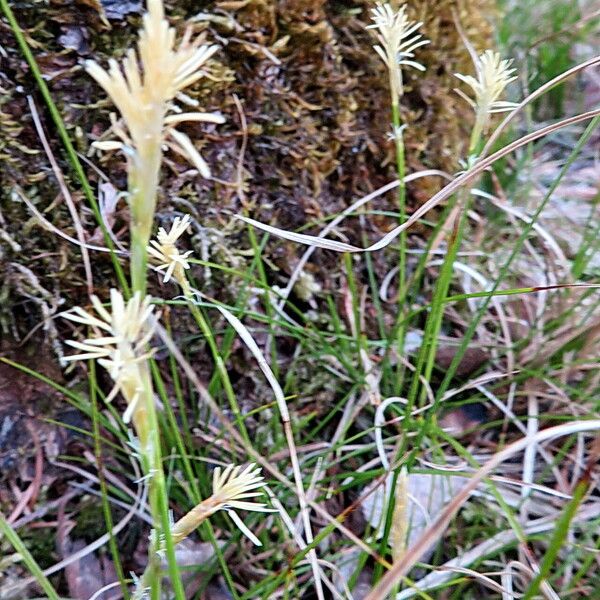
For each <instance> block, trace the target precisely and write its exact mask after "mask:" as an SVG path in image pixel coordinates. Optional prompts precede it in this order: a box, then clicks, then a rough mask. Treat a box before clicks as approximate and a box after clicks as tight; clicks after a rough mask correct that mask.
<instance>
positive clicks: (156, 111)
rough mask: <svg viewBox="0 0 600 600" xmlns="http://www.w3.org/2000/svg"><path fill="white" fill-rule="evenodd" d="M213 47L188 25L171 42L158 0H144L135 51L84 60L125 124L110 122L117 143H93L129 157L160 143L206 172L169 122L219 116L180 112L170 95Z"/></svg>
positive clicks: (197, 73)
mask: <svg viewBox="0 0 600 600" xmlns="http://www.w3.org/2000/svg"><path fill="white" fill-rule="evenodd" d="M217 50H218V46H215V45H207V44H201V43H200V39H199V38H196V39H194V40H192V36H191V31H190V30H188V31H186V33H185V34H184V36H183V38H182V39H181V41H180V42H179V44H178V45H175V30H174V29H173V28H172V27H170V26H169V23H168V22H167V20H166V19H165V16H164V10H163V5H162V0H148V12H147V13H146V14H145V15H144V17H143V27H142V29H141V30H140V33H139V39H138V44H137V52H136V50H134V49H133V48H131V49H129V50H128V52H127V54H126V56H125V58H124V59H123V60H122V61H121V63H118V62H117V61H116V60H110V61H109V68H108V70H105V69H103V68H102V67H101V66H100V65H99V64H98V63H96V62H94V61H87V62H86V70H87V72H88V73H89V74H90V75H91V76H92V77H93V78H94V79H95V80H96V81H97V82H98V84H99V85H100V86H102V88H104V90H105V91H106V93H107V94H108V95H109V96H110V98H111V99H112V101H113V102H114V103H115V105H116V106H117V108H118V109H119V112H120V113H121V116H122V118H123V122H124V123H125V127H122V126H120V125H119V124H118V123H113V131H114V132H115V133H116V135H117V137H118V138H119V140H120V141H119V142H115V141H109V142H99V143H97V144H96V145H97V146H98V147H99V148H101V149H105V150H109V149H115V148H121V149H122V150H124V151H125V153H126V154H127V156H128V158H130V159H131V160H134V162H135V161H136V159H139V157H140V155H144V153H145V149H147V148H148V147H151V146H154V147H156V144H158V145H161V144H163V143H164V144H166V145H167V146H168V147H169V148H171V149H172V150H174V151H175V152H178V153H180V154H182V155H184V156H186V157H187V158H188V160H189V161H190V162H191V163H192V164H193V165H194V166H195V167H196V168H197V169H198V171H199V172H200V173H201V174H202V175H203V176H204V177H210V169H209V168H208V165H207V164H206V162H205V161H204V160H203V159H202V157H201V156H200V154H199V153H198V151H197V150H196V148H195V147H194V145H193V143H192V141H191V140H190V139H189V137H188V136H186V135H185V134H183V133H181V132H180V131H177V130H176V129H175V128H174V126H175V125H176V124H178V123H181V122H183V121H206V122H209V123H223V122H224V118H223V117H222V115H220V114H217V113H204V112H192V113H184V112H181V110H180V109H179V108H178V107H177V106H176V105H175V104H174V100H175V98H176V97H177V95H178V94H179V93H180V92H181V91H182V90H183V89H185V88H186V87H188V86H190V85H191V84H193V83H194V82H196V81H197V80H198V79H200V78H201V77H202V76H203V75H204V71H203V70H202V66H203V65H204V64H205V63H206V61H207V60H208V59H209V58H210V57H211V56H212V55H213V54H214V53H215V52H216V51H217ZM168 113H174V114H171V115H169V114H168Z"/></svg>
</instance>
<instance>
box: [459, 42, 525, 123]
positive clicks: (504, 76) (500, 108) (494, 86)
mask: <svg viewBox="0 0 600 600" xmlns="http://www.w3.org/2000/svg"><path fill="white" fill-rule="evenodd" d="M511 64H512V60H501V59H500V54H499V53H498V52H494V51H492V50H486V51H485V52H484V53H483V54H481V56H479V57H478V58H477V60H476V62H475V70H476V73H477V77H476V78H475V77H473V76H472V75H461V74H460V73H455V76H456V77H458V78H459V79H460V80H461V81H462V82H464V83H466V84H467V85H468V86H469V87H470V88H471V89H472V90H473V92H474V95H475V98H474V99H472V98H469V97H468V96H467V95H466V94H464V93H462V92H460V91H459V92H458V93H459V94H460V96H461V97H462V98H464V99H465V100H466V101H467V102H468V103H469V104H470V105H471V106H472V107H473V110H474V111H475V113H476V114H477V115H481V116H483V115H489V114H492V113H498V112H506V111H508V110H512V109H513V108H514V107H515V106H516V104H514V102H504V101H501V100H498V98H500V96H501V95H502V93H503V92H504V89H505V88H506V86H507V85H508V84H509V83H510V82H511V81H514V80H515V79H516V78H517V77H516V76H515V75H513V73H515V69H511V68H510V65H511Z"/></svg>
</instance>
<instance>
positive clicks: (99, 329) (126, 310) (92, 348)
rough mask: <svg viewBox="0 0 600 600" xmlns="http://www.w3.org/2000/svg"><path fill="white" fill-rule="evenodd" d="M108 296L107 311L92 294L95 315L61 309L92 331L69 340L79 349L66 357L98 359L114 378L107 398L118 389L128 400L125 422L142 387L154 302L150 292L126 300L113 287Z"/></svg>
mask: <svg viewBox="0 0 600 600" xmlns="http://www.w3.org/2000/svg"><path fill="white" fill-rule="evenodd" d="M110 299H111V311H110V312H109V311H108V310H106V308H104V306H102V304H101V302H100V300H99V299H98V297H97V296H92V298H91V300H92V306H93V307H94V310H95V311H96V315H97V316H96V315H94V314H93V313H91V312H87V311H85V310H83V308H81V307H76V308H74V309H72V310H71V311H69V312H66V313H63V316H64V317H65V318H66V319H69V320H70V321H74V322H75V323H79V324H81V325H87V326H88V327H90V328H91V329H92V331H93V332H94V335H93V336H92V337H89V338H88V339H86V340H84V341H83V342H78V341H76V340H68V341H67V344H68V345H69V346H71V347H73V348H75V349H77V350H79V353H78V354H72V355H71V356H67V357H65V360H66V361H76V360H97V361H98V363H99V364H100V365H101V366H102V367H104V368H105V369H106V370H107V371H108V373H109V375H110V376H111V378H112V380H113V381H114V382H115V385H114V387H113V389H112V390H111V392H110V393H109V395H108V397H107V398H106V401H107V402H110V400H112V398H114V397H115V396H116V395H117V393H119V392H121V393H122V394H123V397H124V398H125V400H126V401H127V410H126V411H125V414H124V416H123V421H124V422H125V423H128V422H129V421H130V420H131V417H132V415H133V413H134V412H135V410H136V408H137V404H138V399H139V397H140V394H141V393H142V392H143V391H144V383H143V382H144V376H143V375H144V374H143V373H142V369H144V368H145V364H146V360H147V359H148V358H149V357H150V356H151V355H152V351H147V350H146V346H147V345H148V342H149V341H150V339H151V337H152V335H153V334H154V328H155V321H154V318H153V312H154V306H152V304H151V303H150V302H151V298H150V296H146V297H145V298H144V299H143V300H142V297H141V294H140V293H139V292H138V293H136V294H135V295H134V296H133V297H132V298H131V299H130V300H128V301H127V302H125V300H124V298H123V296H122V294H121V292H119V291H118V290H115V289H112V290H111V291H110Z"/></svg>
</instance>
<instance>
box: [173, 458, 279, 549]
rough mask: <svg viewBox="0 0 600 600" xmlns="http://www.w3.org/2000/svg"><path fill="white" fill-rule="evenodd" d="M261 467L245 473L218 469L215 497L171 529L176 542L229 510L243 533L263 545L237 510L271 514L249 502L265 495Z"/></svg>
mask: <svg viewBox="0 0 600 600" xmlns="http://www.w3.org/2000/svg"><path fill="white" fill-rule="evenodd" d="M263 479H264V478H263V477H262V476H261V474H260V468H259V467H257V466H256V465H255V464H250V465H248V466H247V467H246V468H245V469H244V470H242V467H241V466H234V465H229V466H228V467H226V468H225V470H224V471H221V468H220V467H217V468H216V469H215V470H214V473H213V493H212V496H210V497H209V498H207V499H206V500H204V501H203V502H201V503H200V504H198V506H196V508H193V509H192V510H191V511H190V512H188V513H187V514H186V515H185V516H184V517H182V518H181V519H180V520H179V521H177V523H175V524H174V525H173V527H172V528H171V536H172V537H173V541H174V542H175V543H178V542H180V541H181V540H182V539H184V538H185V537H187V536H188V535H189V534H190V533H191V532H192V531H193V530H194V529H196V527H198V525H200V523H202V521H204V520H205V519H207V518H208V517H209V516H210V515H212V514H214V513H216V512H217V511H219V510H224V511H226V512H227V513H228V514H229V516H230V517H231V519H232V520H233V522H234V523H235V524H236V525H237V527H238V528H239V529H240V531H241V532H242V533H243V534H244V535H246V536H247V537H248V538H249V539H250V540H251V541H252V542H253V543H254V544H256V545H257V546H260V545H261V543H260V540H259V539H258V538H257V537H256V536H255V535H254V534H253V533H252V532H251V531H250V530H249V529H248V527H246V525H245V524H244V522H243V521H242V520H241V519H240V517H239V516H238V514H237V513H236V512H235V510H234V509H237V510H249V511H254V512H271V510H272V509H270V508H267V506H266V504H264V503H262V502H254V501H248V500H247V499H248V498H256V497H257V496H260V495H261V492H260V491H258V490H259V489H260V488H262V487H264V486H265V483H264V481H263Z"/></svg>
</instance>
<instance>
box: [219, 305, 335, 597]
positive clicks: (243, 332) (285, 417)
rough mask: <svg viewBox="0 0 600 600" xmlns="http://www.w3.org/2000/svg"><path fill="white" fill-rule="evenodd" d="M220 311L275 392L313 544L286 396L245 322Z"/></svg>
mask: <svg viewBox="0 0 600 600" xmlns="http://www.w3.org/2000/svg"><path fill="white" fill-rule="evenodd" d="M217 308H218V309H219V312H220V313H221V314H222V315H223V316H224V317H225V319H227V321H228V322H229V324H230V325H231V326H232V327H233V328H234V329H235V330H236V332H237V333H238V335H239V336H240V337H241V338H242V340H243V342H244V343H245V344H246V346H248V349H249V350H250V352H252V355H253V356H254V358H255V359H256V361H257V362H258V366H259V367H260V370H261V371H262V372H263V374H264V375H265V377H266V378H267V381H268V382H269V385H270V386H271V389H272V390H273V392H274V394H275V398H276V400H277V406H278V407H279V414H280V416H281V421H282V422H283V428H284V431H285V437H286V440H287V443H288V448H289V451H290V460H291V462H292V469H293V472H294V480H295V482H296V493H297V495H298V502H299V504H300V512H301V514H302V520H303V523H304V531H305V537H306V541H307V543H308V544H311V543H312V541H313V535H312V529H311V523H310V515H309V512H308V506H307V502H306V495H305V493H304V484H303V482H302V473H301V472H300V464H299V462H298V453H297V451H296V443H295V442H294V435H293V433H292V424H291V422H290V414H289V411H288V408H287V404H286V402H285V396H284V394H283V390H282V389H281V386H280V385H279V382H278V381H277V378H276V377H275V375H274V374H273V371H271V368H270V367H269V365H268V364H267V361H266V359H265V357H264V356H263V353H262V352H261V350H260V348H259V347H258V345H257V344H256V342H255V341H254V339H253V337H252V336H251V335H250V332H249V331H248V330H247V329H246V327H245V326H244V324H243V323H242V322H241V321H240V320H239V319H238V318H237V317H236V316H234V315H232V314H231V313H230V312H229V311H228V310H226V309H225V308H223V307H221V306H218V307H217ZM308 557H309V560H310V563H311V567H312V571H313V577H314V583H315V589H316V591H317V596H318V598H319V600H323V599H324V596H323V585H322V582H321V575H320V572H319V565H318V563H317V553H316V552H315V550H314V549H312V550H310V551H309V553H308Z"/></svg>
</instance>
